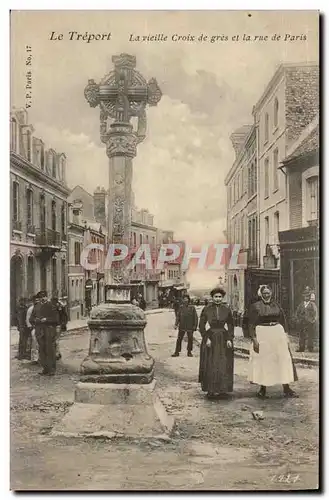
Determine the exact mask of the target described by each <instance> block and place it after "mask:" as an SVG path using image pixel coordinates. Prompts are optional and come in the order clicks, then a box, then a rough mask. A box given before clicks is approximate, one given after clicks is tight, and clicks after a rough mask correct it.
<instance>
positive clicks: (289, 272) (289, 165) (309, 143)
mask: <svg viewBox="0 0 329 500" xmlns="http://www.w3.org/2000/svg"><path fill="white" fill-rule="evenodd" d="M281 168H282V170H283V171H284V173H285V175H286V178H287V185H288V198H287V201H288V224H289V225H288V229H287V230H285V231H282V232H280V233H279V239H280V253H281V295H282V297H281V301H282V306H283V308H284V309H285V311H286V313H287V315H288V317H290V318H291V317H293V314H294V312H295V311H296V308H297V306H298V304H299V303H300V302H301V301H302V299H303V297H302V293H303V290H304V288H305V286H309V287H310V288H311V289H313V290H314V291H315V294H316V299H318V296H319V288H320V287H319V202H320V200H319V119H318V116H317V117H316V118H315V119H314V120H313V121H312V122H311V123H310V124H309V126H308V127H306V128H305V129H304V130H303V131H302V133H301V134H300V136H299V137H298V138H297V140H296V141H295V142H294V143H293V144H292V145H291V147H290V148H289V149H288V151H287V155H286V157H285V158H284V160H283V161H282V164H281Z"/></svg>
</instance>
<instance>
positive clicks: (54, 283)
mask: <svg viewBox="0 0 329 500" xmlns="http://www.w3.org/2000/svg"><path fill="white" fill-rule="evenodd" d="M51 284H52V291H53V292H56V291H57V268H56V259H52V260H51Z"/></svg>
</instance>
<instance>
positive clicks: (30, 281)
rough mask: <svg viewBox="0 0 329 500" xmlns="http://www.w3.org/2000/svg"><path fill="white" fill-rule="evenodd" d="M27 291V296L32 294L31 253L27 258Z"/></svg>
mask: <svg viewBox="0 0 329 500" xmlns="http://www.w3.org/2000/svg"><path fill="white" fill-rule="evenodd" d="M27 293H28V296H29V297H31V296H32V295H33V294H34V258H33V256H32V255H30V256H29V257H28V258H27Z"/></svg>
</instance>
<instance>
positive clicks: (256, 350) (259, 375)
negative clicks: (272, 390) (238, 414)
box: [248, 285, 298, 399]
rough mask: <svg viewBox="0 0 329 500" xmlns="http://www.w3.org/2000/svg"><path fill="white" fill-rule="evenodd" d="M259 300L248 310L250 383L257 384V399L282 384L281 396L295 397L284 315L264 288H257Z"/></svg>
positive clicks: (296, 378)
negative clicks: (269, 388) (258, 388)
mask: <svg viewBox="0 0 329 500" xmlns="http://www.w3.org/2000/svg"><path fill="white" fill-rule="evenodd" d="M258 296H259V297H260V300H258V301H257V302H255V303H254V304H252V305H251V307H250V311H249V318H248V319H249V333H250V337H251V339H252V346H251V349H250V359H249V381H250V382H251V383H253V384H259V385H260V390H259V392H258V393H257V396H258V397H259V398H262V399H263V398H266V387H269V386H273V385H278V384H281V385H282V386H283V394H284V397H298V396H297V394H296V393H295V392H294V391H293V390H292V389H291V388H290V386H289V384H290V383H291V382H294V381H296V380H298V377H297V372H296V368H295V366H294V363H293V359H292V356H291V352H290V348H289V341H288V336H287V333H286V331H287V327H286V321H285V317H284V313H283V311H282V309H281V307H280V306H279V304H278V303H277V302H276V301H275V300H274V299H273V297H272V290H271V288H270V287H269V286H267V285H262V286H260V287H259V290H258Z"/></svg>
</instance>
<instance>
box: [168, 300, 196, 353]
mask: <svg viewBox="0 0 329 500" xmlns="http://www.w3.org/2000/svg"><path fill="white" fill-rule="evenodd" d="M190 301H191V300H190V297H189V296H188V295H185V296H184V297H183V304H182V306H181V307H180V309H179V311H178V314H177V318H176V323H175V328H178V336H177V341H176V349H175V352H174V354H172V357H173V358H176V357H177V356H179V354H180V352H181V350H182V340H183V338H184V336H185V334H186V335H187V355H188V357H189V358H191V357H193V354H192V350H193V333H194V332H195V330H196V329H197V328H198V314H197V312H196V309H195V307H194V306H193V305H192V304H191V303H190Z"/></svg>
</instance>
